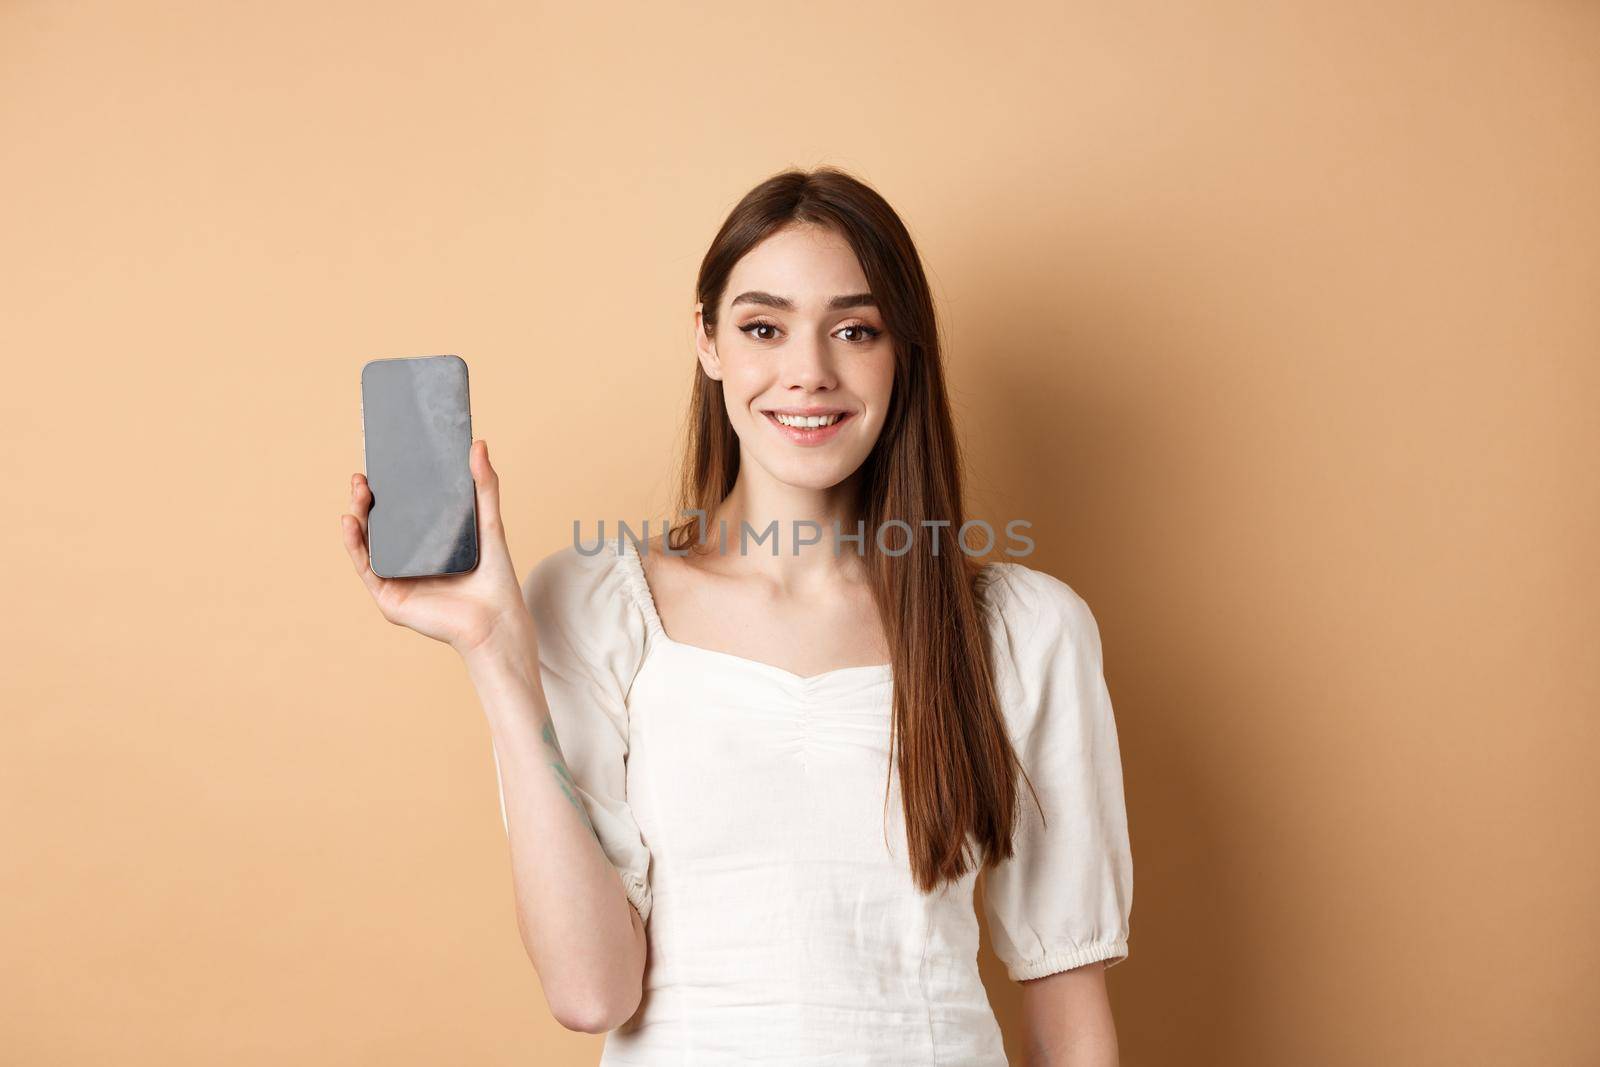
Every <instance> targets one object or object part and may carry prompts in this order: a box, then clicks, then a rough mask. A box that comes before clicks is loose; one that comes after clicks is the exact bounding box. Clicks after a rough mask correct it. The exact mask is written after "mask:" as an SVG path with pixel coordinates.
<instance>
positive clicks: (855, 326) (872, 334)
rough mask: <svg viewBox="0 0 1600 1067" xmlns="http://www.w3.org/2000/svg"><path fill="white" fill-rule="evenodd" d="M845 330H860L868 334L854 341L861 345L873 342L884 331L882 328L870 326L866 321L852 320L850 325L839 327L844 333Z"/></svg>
mask: <svg viewBox="0 0 1600 1067" xmlns="http://www.w3.org/2000/svg"><path fill="white" fill-rule="evenodd" d="M845 330H860V331H861V332H862V333H863V334H865V335H866V336H864V337H862V338H860V339H859V340H857V341H854V342H852V343H854V344H861V345H865V344H871V343H872V342H873V341H874V340H876V339H877V337H878V335H879V334H880V333H882V332H883V331H882V330H879V329H877V328H876V327H873V326H868V325H867V324H866V323H864V322H852V323H851V324H850V325H849V326H841V327H840V328H839V332H840V333H844V331H845Z"/></svg>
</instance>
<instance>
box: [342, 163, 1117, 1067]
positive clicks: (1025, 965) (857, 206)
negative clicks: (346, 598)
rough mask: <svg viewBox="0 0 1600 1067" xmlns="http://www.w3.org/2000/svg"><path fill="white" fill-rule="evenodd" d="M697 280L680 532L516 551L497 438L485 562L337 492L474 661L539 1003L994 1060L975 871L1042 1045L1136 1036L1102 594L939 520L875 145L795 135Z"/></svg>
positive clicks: (866, 1057)
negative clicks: (1009, 556) (784, 162)
mask: <svg viewBox="0 0 1600 1067" xmlns="http://www.w3.org/2000/svg"><path fill="white" fill-rule="evenodd" d="M697 297H698V300H699V302H698V303H697V304H696V305H695V309H694V312H695V317H696V346H697V355H698V364H697V366H696V368H695V372H694V387H693V396H692V399H691V401H690V420H691V425H690V431H691V432H690V440H689V449H688V454H687V456H686V461H685V464H684V469H683V488H682V497H681V500H680V506H681V511H680V515H681V516H684V518H683V521H682V522H681V523H680V524H679V525H677V526H674V527H672V528H671V529H670V530H669V531H667V532H666V533H665V535H664V536H658V537H656V538H651V539H639V540H637V541H636V540H634V539H633V538H632V536H631V532H630V536H621V537H616V538H613V539H609V540H606V541H604V542H603V543H602V544H599V545H597V544H595V543H593V542H592V541H584V542H583V543H581V544H580V543H577V539H576V538H575V543H574V545H572V546H569V547H567V548H563V549H561V550H560V551H557V552H555V553H553V554H552V555H550V556H548V557H546V558H545V559H544V560H542V561H541V562H540V563H539V564H538V565H537V566H535V567H534V568H533V569H532V570H531V571H530V572H529V574H528V575H527V578H526V580H525V581H522V582H520V583H519V581H518V580H517V577H516V572H515V570H514V569H513V567H512V564H511V560H510V557H509V554H508V552H507V549H506V541H505V534H504V531H503V528H502V524H501V520H500V490H499V479H498V476H497V475H496V474H495V471H494V469H493V467H492V466H491V464H490V462H489V457H488V450H487V446H486V445H485V443H484V442H483V441H481V440H480V441H478V442H476V443H474V445H473V448H472V453H471V460H470V463H471V468H472V473H473V477H474V479H475V480H476V482H477V486H478V507H479V515H480V523H481V525H482V537H481V545H482V558H481V562H480V564H479V566H478V568H477V569H476V570H475V571H473V572H471V573H470V574H467V575H457V576H448V577H443V578H435V579H421V580H401V581H394V580H390V581H386V580H383V579H379V578H376V577H375V576H373V575H372V573H371V571H370V569H369V568H368V566H367V558H366V550H365V529H366V525H365V524H366V515H367V512H368V509H369V508H370V506H371V503H372V497H371V492H370V490H369V489H368V487H367V485H366V482H365V480H364V479H363V478H362V477H361V476H360V475H359V474H358V475H356V476H355V477H354V478H353V479H352V483H351V486H352V488H351V510H352V512H353V514H352V515H348V516H345V517H343V518H341V522H342V523H343V526H344V531H343V533H344V543H345V546H346V548H347V549H348V551H349V553H350V557H351V559H352V560H353V561H354V563H355V567H356V570H357V572H358V573H359V574H360V575H361V577H362V579H363V581H364V582H365V583H366V585H367V588H368V589H369V590H370V591H371V593H372V594H373V596H374V597H375V598H376V600H377V603H378V606H379V608H380V609H381V611H382V613H383V615H384V616H385V617H386V618H388V619H389V620H390V621H391V622H396V623H400V624H402V625H405V626H408V627H411V628H412V629H415V630H417V631H419V632H421V633H423V634H425V635H427V636H429V637H433V638H436V639H438V640H442V641H446V642H448V643H449V644H451V645H452V646H453V647H454V648H455V649H456V650H457V651H459V652H460V653H461V655H462V657H463V659H464V661H465V663H466V667H467V670H468V671H469V673H470V675H471V678H472V680H473V682H474V684H475V686H476V688H477V692H478V693H479V695H480V697H481V699H482V702H483V706H484V710H485V712H486V713H487V715H488V718H489V724H490V728H491V735H492V738H493V742H494V752H495V760H496V766H497V771H498V774H499V778H500V794H501V805H502V815H503V818H504V820H505V827H506V833H507V835H508V837H509V842H510V850H511V859H512V867H513V877H514V883H515V890H516V902H517V918H518V925H519V928H520V931H521V935H522V939H523V943H524V945H525V946H526V948H527V951H528V954H529V956H530V958H531V959H532V961H533V964H534V966H535V967H536V968H537V969H538V972H539V976H540V979H541V983H542V985H543V988H544V992H545V996H546V998H547V1000H548V1001H549V1004H550V1008H551V1010H552V1011H553V1012H554V1014H555V1016H556V1018H557V1019H558V1020H560V1021H561V1023H562V1024H563V1025H565V1026H567V1027H569V1028H572V1029H578V1030H584V1031H589V1032H594V1033H601V1032H606V1033H608V1037H607V1040H606V1044H605V1049H604V1053H603V1056H602V1059H601V1063H602V1064H603V1065H622V1064H641V1065H650V1067H663V1065H668V1064H671V1065H678V1064H694V1065H700V1064H741V1065H743V1064H754V1063H796V1064H818V1063H834V1064H862V1065H868V1064H870V1065H885V1064H908V1065H910V1064H916V1065H927V1064H961V1065H995V1067H1000V1065H1004V1064H1005V1062H1006V1060H1005V1055H1004V1052H1003V1050H1002V1045H1001V1038H1000V1031H999V1028H998V1025H997V1023H996V1020H995V1017H994V1014H993V1012H992V1010H991V1008H990V1006H989V1002H988V998H987V995H986V993H985V990H984V987H983V985H982V983H981V981H980V979H979V973H978V965H977V952H978V944H979V936H978V925H977V915H976V912H975V909H974V904H973V900H974V890H975V882H976V879H977V877H978V874H979V873H980V871H986V872H987V873H986V874H985V884H984V893H983V898H984V912H985V915H986V920H987V926H988V931H989V936H990V940H991V943H992V944H993V947H994V950H995V952H996V954H997V955H998V957H999V958H1000V960H1001V961H1002V962H1003V963H1004V964H1005V966H1006V969H1007V972H1008V973H1009V975H1010V976H1011V977H1012V978H1013V979H1015V980H1017V981H1020V982H1022V983H1023V990H1022V1006H1023V1017H1024V1020H1025V1024H1024V1025H1025V1030H1026V1033H1025V1034H1023V1035H1022V1037H1021V1043H1022V1045H1023V1046H1024V1047H1025V1048H1026V1049H1027V1050H1028V1056H1029V1059H1028V1062H1029V1063H1038V1064H1044V1063H1048V1064H1052V1065H1059V1064H1070V1065H1078V1067H1083V1065H1090V1064H1092V1065H1096V1067H1102V1065H1107V1064H1115V1063H1116V1062H1117V1042H1116V1034H1115V1029H1114V1027H1113V1024H1112V1018H1111V1012H1110V1008H1109V1004H1108V1001H1107V997H1106V988H1105V979H1104V975H1103V971H1104V969H1105V968H1106V967H1109V966H1111V965H1113V964H1115V963H1117V962H1119V961H1120V960H1122V959H1124V958H1125V957H1126V956H1127V954H1128V920H1129V915H1130V911H1131V906H1132V898H1133V882H1132V878H1133V867H1132V858H1131V854H1130V850H1129V844H1128V830H1127V819H1126V814H1125V808H1124V803H1123V793H1122V769H1121V762H1120V755H1119V751H1118V745H1117V733H1116V725H1115V721H1114V719H1113V716H1112V710H1111V703H1110V699H1109V695H1108V692H1107V688H1106V684H1105V680H1104V677H1103V674H1102V668H1101V648H1100V637H1099V631H1098V628H1097V626H1096V623H1095V620H1094V617H1093V615H1092V614H1091V613H1090V610H1089V608H1088V606H1087V605H1086V604H1085V602H1084V601H1083V600H1082V598H1080V597H1079V596H1078V595H1077V594H1076V593H1075V592H1073V590H1072V589H1071V588H1070V587H1069V586H1067V585H1066V584H1064V583H1063V582H1061V581H1059V580H1057V579H1056V578H1053V577H1051V576H1050V575H1048V574H1045V573H1044V572H1042V571H1038V570H1035V569H1032V568H1030V567H1028V566H1026V565H1024V564H1022V563H1018V562H1015V561H1014V560H1013V561H999V560H996V561H991V562H988V563H980V562H979V561H978V559H977V558H976V557H975V556H974V555H972V554H969V550H967V549H964V548H962V547H959V546H958V545H957V544H956V543H955V541H954V535H955V532H956V531H958V530H961V528H962V524H963V523H964V522H966V521H967V517H966V515H965V514H964V513H963V506H962V489H961V480H960V474H959V471H960V458H959V454H958V449H957V442H956V436H955V432H954V428H953V425H952V420H951V415H950V409H949V403H948V400H947V398H946V394H945V383H944V375H943V369H942V365H941V356H940V349H939V339H938V332H937V328H936V324H935V319H934V309H933V302H932V299H931V296H930V293H929V289H928V284H927V280H926V278H925V276H924V273H923V269H922V265H921V262H920V260H919V257H918V255H917V252H916V249H915V247H914V246H913V244H912V241H911V238H910V236H909V235H908V233H907V232H906V229H905V227H904V225H903V224H902V223H901V221H900V219H899V218H898V216H896V214H895V212H894V211H893V210H892V209H891V208H890V207H889V205H888V204H887V203H886V202H885V201H884V200H883V199H882V198H881V197H880V196H878V194H877V193H875V192H874V191H873V190H871V189H870V188H868V187H867V186H866V185H864V184H862V183H861V182H859V181H857V180H856V179H854V178H852V177H850V176H848V175H846V174H844V173H842V172H839V171H837V170H834V169H831V168H822V169H818V170H813V171H810V172H801V171H788V172H785V173H782V174H778V175H776V176H774V177H773V178H771V179H769V180H767V181H765V182H763V183H761V184H760V185H758V186H757V187H756V188H755V189H753V190H752V191H751V192H750V193H749V194H748V195H747V196H746V197H745V198H744V199H743V200H742V201H741V202H740V203H739V204H738V205H737V206H736V207H735V208H734V209H733V212H732V213H731V214H730V215H729V217H728V219H727V221H726V222H725V223H724V224H723V226H722V229H721V231H720V232H719V233H718V234H717V236H716V239H715V241H714V242H713V243H712V246H711V249H710V251H709V252H707V254H706V256H705V259H704V260H703V262H702V264H701V267H700V275H699V279H698V281H697ZM696 511H698V512H699V514H698V515H697V514H696ZM807 520H809V522H808V521H807ZM896 520H898V522H897V521H896ZM836 531H837V533H838V534H839V535H840V536H839V537H837V538H836V537H835V532H836ZM880 531H881V532H880ZM819 534H820V536H819ZM757 535H764V537H765V539H764V540H760V541H758V540H757ZM855 535H860V536H859V537H857V536H855ZM978 539H979V540H982V538H981V537H980V538H978ZM972 540H973V537H972V532H971V531H968V538H967V541H968V542H969V543H970V542H971V541H972ZM908 546H909V547H908Z"/></svg>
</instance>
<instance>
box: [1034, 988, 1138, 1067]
mask: <svg viewBox="0 0 1600 1067" xmlns="http://www.w3.org/2000/svg"><path fill="white" fill-rule="evenodd" d="M1022 1019H1023V1039H1024V1040H1023V1046H1024V1058H1023V1064H1024V1067H1118V1063H1119V1062H1120V1061H1119V1053H1118V1050H1117V1028H1116V1024H1115V1022H1114V1021H1113V1019H1112V1016H1111V1000H1110V998H1109V997H1108V996H1107V994H1106V983H1105V967H1104V965H1103V964H1101V963H1099V962H1096V963H1091V964H1086V965H1085V966H1082V967H1077V968H1074V969H1072V970H1069V971H1058V972H1056V973H1055V974H1051V975H1046V976H1045V977H1043V978H1034V979H1029V980H1028V981H1025V982H1023V983H1022Z"/></svg>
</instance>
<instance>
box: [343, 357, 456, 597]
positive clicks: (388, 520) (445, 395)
mask: <svg viewBox="0 0 1600 1067" xmlns="http://www.w3.org/2000/svg"><path fill="white" fill-rule="evenodd" d="M361 422H362V428H363V433H364V436H365V438H366V463H367V482H368V484H370V485H371V487H372V510H371V511H370V512H369V513H368V515H367V548H368V552H369V553H370V555H371V560H372V571H373V573H374V574H376V575H378V576H379V577H380V578H418V577H424V576H427V575H435V574H456V573H459V572H461V571H470V570H472V569H473V568H474V567H476V566H477V565H478V506H477V495H476V492H475V490H474V487H473V483H472V469H471V467H470V466H468V458H469V455H470V453H471V450H472V414H471V411H470V410H469V406H468V394H467V364H466V361H465V360H463V359H462V358H461V357H460V356H419V357H416V358H408V359H375V360H373V361H371V362H370V363H368V364H367V365H366V366H364V367H362V368H361Z"/></svg>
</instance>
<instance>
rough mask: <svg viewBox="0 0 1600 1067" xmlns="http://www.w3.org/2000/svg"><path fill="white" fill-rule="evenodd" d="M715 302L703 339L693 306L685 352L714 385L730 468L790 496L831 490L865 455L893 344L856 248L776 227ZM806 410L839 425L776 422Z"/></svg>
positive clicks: (876, 425) (884, 405) (812, 232)
mask: <svg viewBox="0 0 1600 1067" xmlns="http://www.w3.org/2000/svg"><path fill="white" fill-rule="evenodd" d="M722 301H723V302H722V305H721V307H719V308H718V309H717V310H718V312H719V314H718V322H717V327H716V337H715V339H714V340H713V339H710V338H707V337H706V334H705V328H704V323H703V322H702V321H701V318H700V307H699V305H696V308H695V319H696V326H697V329H696V347H697V348H698V350H699V355H700V364H701V366H702V367H704V368H705V371H706V373H707V374H708V375H710V376H711V377H712V378H713V379H716V380H719V381H721V382H722V399H723V402H724V404H725V406H726V407H727V409H728V417H729V419H730V420H731V421H732V423H733V429H734V432H735V433H736V434H738V435H739V444H740V464H741V466H742V465H744V464H748V463H752V462H753V463H755V464H756V465H758V466H759V467H761V468H762V469H763V470H765V471H766V472H767V473H769V474H770V475H771V476H772V477H774V478H776V479H777V480H778V481H780V482H783V483H784V484H786V485H792V486H795V487H798V488H807V489H828V488H831V487H833V486H835V485H838V484H839V483H840V482H842V481H844V480H845V479H846V478H848V477H849V476H850V475H851V474H853V473H855V471H856V470H857V468H859V467H860V466H861V464H862V463H863V461H865V460H866V458H867V456H868V454H869V453H871V451H872V446H873V444H874V443H875V442H876V441H877V439H878V432H879V431H880V430H881V429H882V428H883V420H884V415H885V413H886V412H887V411H888V409H889V397H890V393H891V392H892V390H893V387H894V342H893V340H892V339H891V338H890V336H889V333H888V331H887V329H885V327H884V320H883V316H882V315H881V314H880V313H879V312H878V308H877V306H876V305H875V304H873V303H872V302H871V301H872V294H871V292H870V290H869V289H868V286H867V278H866V275H865V274H864V273H863V272H862V270H861V264H860V263H859V262H858V261H857V260H856V255H855V252H854V251H852V250H851V248H850V245H849V243H848V242H846V241H845V239H844V238H843V237H841V236H839V235H838V234H837V233H835V232H834V231H832V230H829V229H825V228H822V227H818V226H812V225H799V224H796V225H790V226H786V227H784V228H783V229H781V230H778V231H777V232H775V233H773V234H772V235H771V236H770V237H768V238H767V239H766V240H764V241H762V242H761V243H760V244H758V245H756V246H755V247H754V248H752V249H751V250H750V251H749V252H747V253H746V254H745V256H744V258H742V259H741V260H739V262H738V263H737V264H735V265H734V268H733V271H732V272H731V273H730V274H729V276H728V284H727V287H726V288H725V289H724V290H723V295H722ZM808 414H825V415H829V416H839V417H838V418H837V419H836V420H835V421H834V422H833V424H832V425H825V426H820V427H815V428H811V427H807V426H806V425H804V423H803V422H802V425H799V426H785V425H783V422H784V421H792V420H790V419H789V418H788V417H789V416H791V415H793V416H803V415H808ZM780 416H782V418H780ZM827 421H828V420H826V419H825V420H824V422H827Z"/></svg>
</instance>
